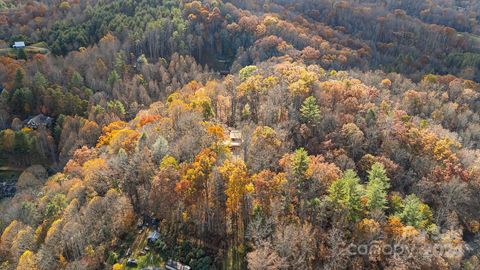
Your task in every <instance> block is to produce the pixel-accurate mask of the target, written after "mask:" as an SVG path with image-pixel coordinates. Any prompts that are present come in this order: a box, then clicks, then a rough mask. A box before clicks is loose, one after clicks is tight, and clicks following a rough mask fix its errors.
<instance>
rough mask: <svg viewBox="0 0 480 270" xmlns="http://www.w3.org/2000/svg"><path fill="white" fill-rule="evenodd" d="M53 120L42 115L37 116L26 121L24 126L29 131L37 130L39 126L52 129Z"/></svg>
mask: <svg viewBox="0 0 480 270" xmlns="http://www.w3.org/2000/svg"><path fill="white" fill-rule="evenodd" d="M52 124H53V118H51V117H48V116H45V115H43V114H39V115H37V116H34V117H32V118H30V119H28V120H27V124H26V126H27V127H29V128H31V129H37V128H39V127H40V126H44V127H46V128H50V127H52Z"/></svg>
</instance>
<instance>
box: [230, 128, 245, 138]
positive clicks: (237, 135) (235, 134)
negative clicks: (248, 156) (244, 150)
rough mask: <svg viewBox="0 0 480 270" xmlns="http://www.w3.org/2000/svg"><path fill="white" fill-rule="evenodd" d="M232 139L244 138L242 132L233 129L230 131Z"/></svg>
mask: <svg viewBox="0 0 480 270" xmlns="http://www.w3.org/2000/svg"><path fill="white" fill-rule="evenodd" d="M230 139H238V140H241V139H242V132H241V131H240V130H232V131H230Z"/></svg>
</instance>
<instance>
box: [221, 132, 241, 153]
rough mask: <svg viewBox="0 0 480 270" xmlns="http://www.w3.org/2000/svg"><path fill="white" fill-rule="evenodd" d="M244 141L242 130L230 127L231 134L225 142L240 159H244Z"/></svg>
mask: <svg viewBox="0 0 480 270" xmlns="http://www.w3.org/2000/svg"><path fill="white" fill-rule="evenodd" d="M242 142H243V139H242V132H241V131H240V130H237V129H229V134H228V137H227V141H225V144H226V145H227V146H228V147H229V148H230V151H231V152H232V154H233V156H234V157H236V158H240V159H243V153H242Z"/></svg>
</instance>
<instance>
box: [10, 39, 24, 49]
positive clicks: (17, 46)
mask: <svg viewBox="0 0 480 270" xmlns="http://www.w3.org/2000/svg"><path fill="white" fill-rule="evenodd" d="M12 48H15V49H23V48H25V42H24V41H15V43H14V44H13V46H12Z"/></svg>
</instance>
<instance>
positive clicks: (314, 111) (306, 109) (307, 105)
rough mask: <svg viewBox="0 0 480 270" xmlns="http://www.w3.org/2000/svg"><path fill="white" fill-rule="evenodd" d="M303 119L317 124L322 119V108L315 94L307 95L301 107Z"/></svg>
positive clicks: (310, 123) (312, 124) (308, 122)
mask: <svg viewBox="0 0 480 270" xmlns="http://www.w3.org/2000/svg"><path fill="white" fill-rule="evenodd" d="M300 113H301V116H302V120H303V121H304V122H305V123H307V124H309V125H311V126H315V125H316V124H317V123H318V122H319V121H320V108H319V107H318V105H317V99H316V98H315V97H314V96H309V97H307V98H306V99H305V100H304V101H303V104H302V107H301V108H300Z"/></svg>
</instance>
